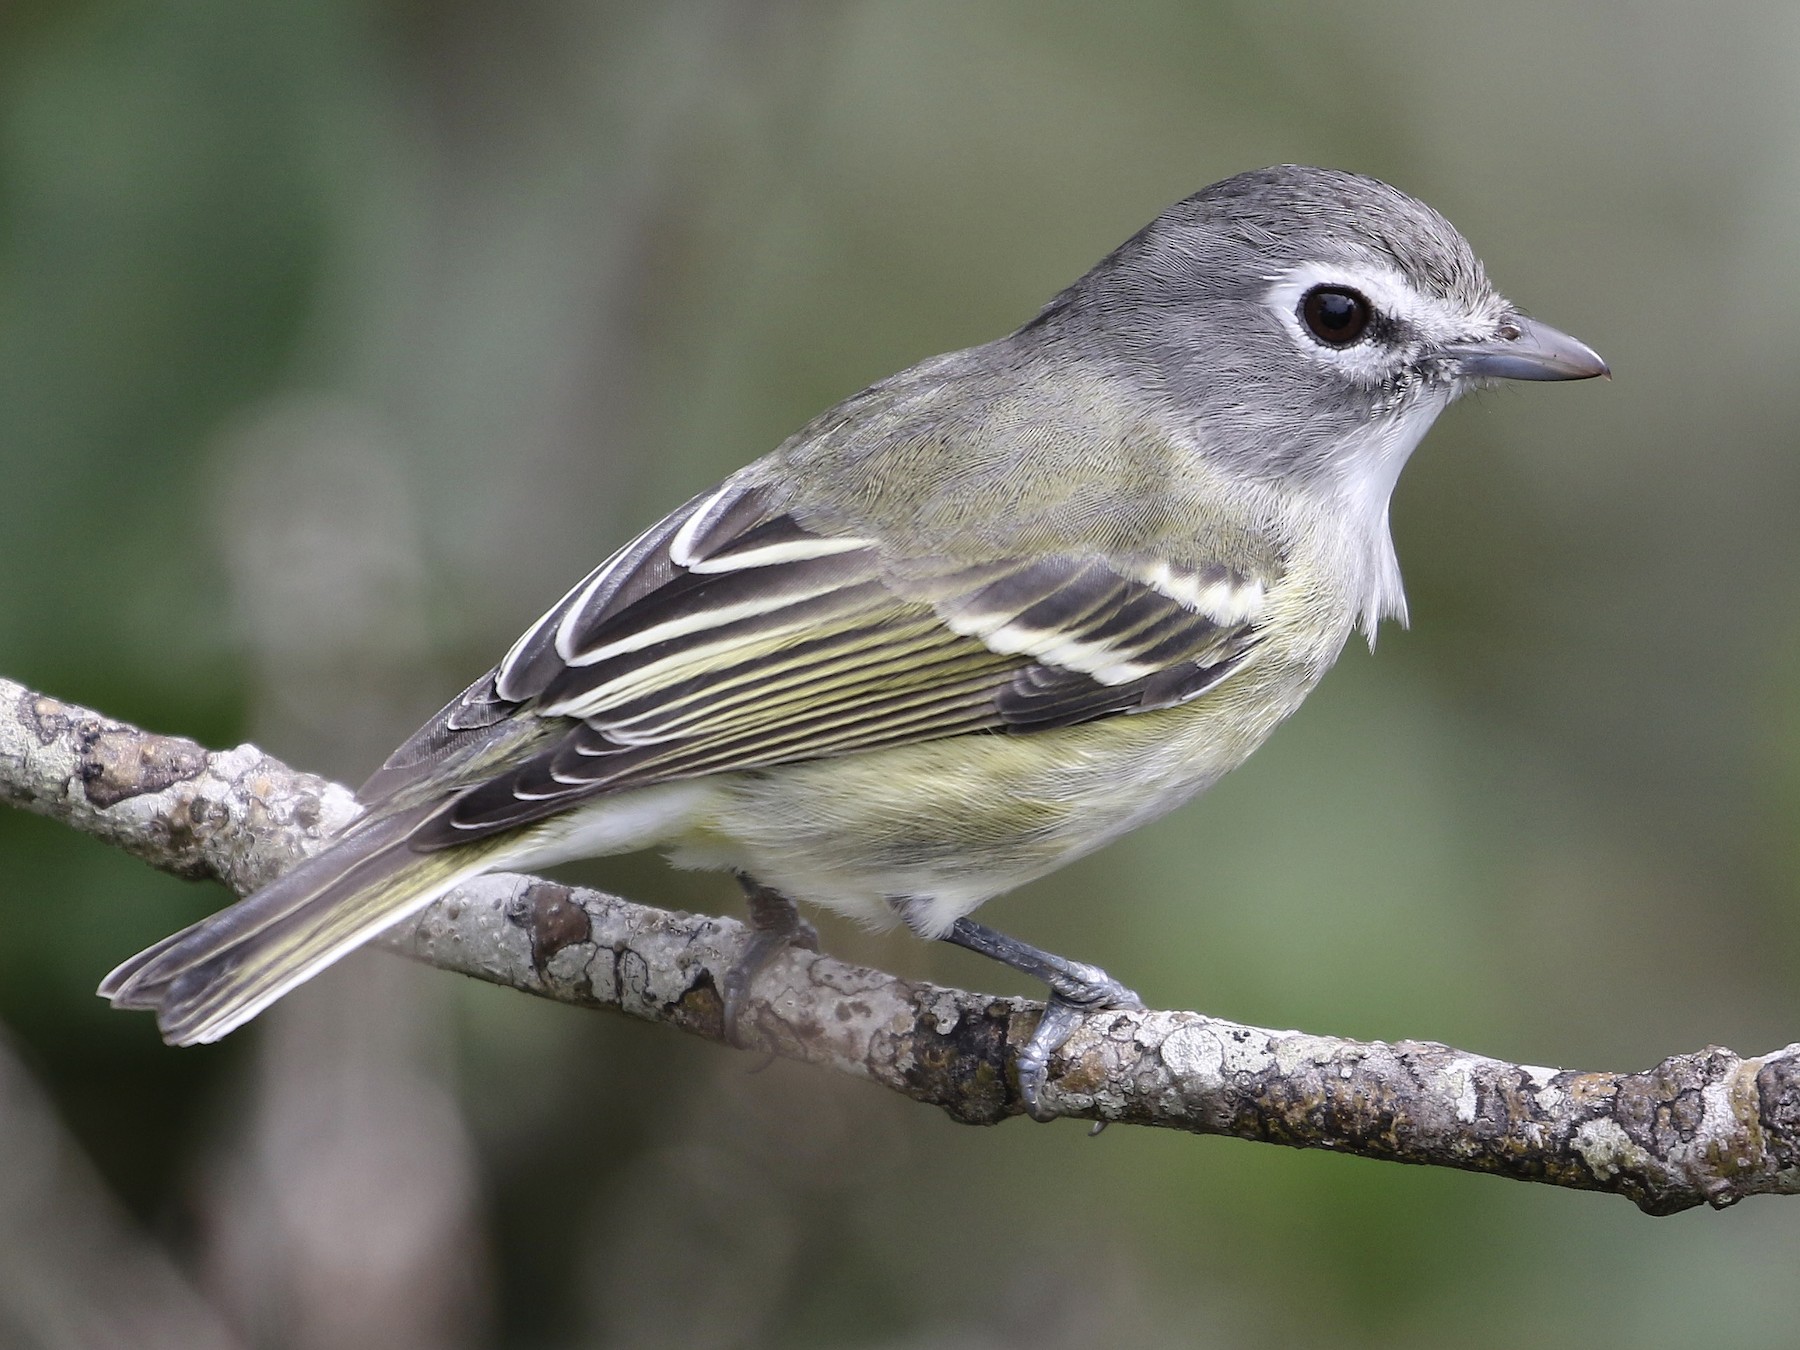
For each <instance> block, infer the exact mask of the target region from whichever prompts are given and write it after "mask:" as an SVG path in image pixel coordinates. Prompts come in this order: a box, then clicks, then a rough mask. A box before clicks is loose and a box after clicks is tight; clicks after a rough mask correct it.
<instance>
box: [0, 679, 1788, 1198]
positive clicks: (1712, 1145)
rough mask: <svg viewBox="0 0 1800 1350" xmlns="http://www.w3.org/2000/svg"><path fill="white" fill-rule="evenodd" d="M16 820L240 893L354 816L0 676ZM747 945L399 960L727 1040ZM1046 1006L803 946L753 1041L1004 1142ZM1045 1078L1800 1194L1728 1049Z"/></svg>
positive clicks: (1193, 1119) (737, 930) (1512, 1166)
mask: <svg viewBox="0 0 1800 1350" xmlns="http://www.w3.org/2000/svg"><path fill="white" fill-rule="evenodd" d="M0 801H5V802H10V803H12V804H13V805H16V806H22V807H24V808H26V809H27V810H31V811H36V812H38V813H40V814H42V815H46V816H50V817H52V818H54V819H56V820H60V821H63V822H64V823H66V824H68V825H70V826H73V827H74V828H75V829H77V830H80V831H82V832H84V833H86V834H91V835H94V836H96V837H98V838H100V839H104V840H105V841H107V842H108V843H111V844H113V845H115V846H117V847H119V848H122V849H124V850H125V851H126V852H128V853H131V854H133V855H134V856H136V857H139V858H142V859H143V860H144V861H145V862H148V863H150V864H151V865H152V866H155V867H159V868H161V869H163V870H164V871H169V872H174V873H176V874H178V875H180V876H187V877H217V878H218V879H219V880H221V881H223V882H224V883H225V884H226V885H228V886H230V887H231V888H232V889H233V890H235V891H237V892H239V893H240V894H243V893H246V892H248V891H251V890H254V889H255V888H256V887H257V886H259V885H261V884H263V883H264V882H266V881H268V880H269V879H270V878H271V877H273V876H275V875H276V874H277V873H279V872H280V871H281V870H282V869H283V868H284V867H286V866H288V865H290V864H291V863H292V862H293V861H294V860H295V859H297V858H299V857H301V856H302V855H304V854H307V853H310V852H312V851H314V850H316V849H317V848H319V847H320V846H321V845H322V844H323V843H324V842H325V841H326V840H327V839H328V838H329V837H330V836H331V835H332V834H333V833H334V832H335V831H336V830H338V829H339V828H341V827H342V826H343V825H344V824H345V823H346V822H348V821H349V820H350V819H351V818H352V817H353V816H354V815H355V814H356V811H357V806H356V801H355V798H354V797H353V795H352V794H351V793H350V792H349V790H348V789H346V788H344V787H342V786H340V785H338V784H336V783H331V782H327V781H326V780H324V779H321V778H316V777H313V776H312V775H310V774H304V773H298V772H296V771H294V770H293V769H290V768H288V767H287V766H286V765H284V764H281V763H279V762H278V761H276V760H273V759H271V758H269V757H268V756H267V755H264V754H263V753H262V752H261V751H259V750H257V749H256V748H255V747H254V746H249V745H242V746H239V747H237V748H236V749H234V750H224V751H208V750H205V749H203V748H202V747H200V746H198V745H196V744H194V743H193V742H192V741H188V740H184V739H181V738H179V737H171V736H158V735H155V734H152V733H149V732H145V731H140V730H138V729H137V728H135V727H131V726H126V725H124V724H122V723H119V722H114V721H112V720H110V719H108V718H105V717H102V716H100V715H99V714H97V713H94V712H90V711H89V710H87V709H85V708H78V707H73V706H70V705H68V704H64V703H59V702H57V701H56V700H54V699H50V698H46V697H44V696H42V695H40V694H36V693H33V692H32V691H31V690H28V689H26V688H24V687H22V686H20V685H18V684H15V683H12V682H11V681H7V680H0ZM745 938H746V930H745V928H744V926H743V925H742V924H739V923H737V922H735V921H733V920H731V919H723V918H706V917H701V916H696V915H691V914H681V913H675V912H671V911H668V910H660V909H652V908H649V907H647V906H644V905H638V904H633V903H632V902H631V901H628V900H624V899H621V898H620V897H618V896H615V895H608V894H605V893H603V892H599V891H592V890H586V889H579V888H574V887H569V886H563V885H559V884H556V883H554V882H549V881H544V880H541V879H539V878H535V877H525V876H512V875H505V874H495V875H492V876H488V877H484V878H481V879H480V880H478V881H476V882H473V883H471V884H469V885H467V886H464V887H462V888H460V889H459V890H457V891H455V892H453V893H452V894H450V895H449V896H446V897H445V898H444V899H442V900H440V901H438V902H437V903H436V904H435V905H433V906H431V907H430V908H429V909H428V910H426V911H425V913H424V915H423V916H422V917H421V918H420V919H419V920H418V922H417V923H416V925H408V926H406V927H404V928H403V929H402V930H401V931H400V932H399V933H398V934H397V935H389V936H388V937H387V938H386V939H384V940H383V941H384V945H386V946H388V947H390V948H391V949H393V950H396V951H399V952H402V953H404V954H406V955H409V956H412V957H414V958H416V959H418V960H421V961H425V962H428V963H430V964H432V965H435V966H440V967H442V968H444V969H446V970H455V971H460V972H462V973H463V974H466V975H473V976H476V977H477V978H480V979H484V980H489V981H491V982H493V983H495V984H504V985H510V986H512V987H513V988H516V989H522V990H525V991H526V992H527V993H532V994H537V995H539V996H541V997H544V998H552V999H557V1000H559V1001H561V1002H564V1003H573V1004H576V1005H578V1006H581V1007H589V1008H605V1009H610V1010H613V1011H616V1012H623V1013H627V1014H630V1015H631V1016H634V1017H639V1018H642V1019H644V1020H646V1021H652V1022H662V1023H665V1024H668V1025H670V1026H673V1027H676V1028H678V1029H679V1030H682V1031H686V1032H689V1033H690V1034H693V1035H696V1036H702V1037H705V1038H706V1039H708V1040H714V1041H723V1040H724V1035H723V1032H722V1029H721V1025H720V1016H719V1011H720V1010H719V997H718V989H719V986H720V982H721V980H722V978H723V975H724V972H725V971H726V970H727V969H728V968H729V967H730V965H731V963H732V962H733V961H734V960H735V959H736V957H737V955H738V953H739V950H740V949H741V947H742V944H743V943H744V941H745ZM125 954H126V953H123V952H121V953H120V955H121V956H124V955H125ZM95 973H96V974H99V972H95ZM1040 1009H1041V1005H1040V1004H1037V1003H1033V1002H1030V1001H1028V1000H1024V999H1006V998H994V997H990V996H987V995H983V994H975V993H969V992H965V991H963V990H959V989H946V988H941V987H939V986H936V985H930V984H921V983H916V982H913V981H908V980H900V979H896V978H894V977H893V976H890V975H884V974H882V973H881V972H879V971H875V970H868V969H865V968H862V967H858V966H852V965H847V964H845V963H844V962H841V961H836V960H833V959H832V958H831V957H829V956H821V955H818V954H816V953H812V952H805V951H798V950H794V951H789V952H787V953H784V954H783V955H781V956H779V957H777V958H776V959H775V960H772V961H771V962H769V964H768V965H767V966H766V967H765V968H764V969H763V971H762V973H761V974H760V975H759V977H758V979H757V982H756V988H755V991H754V996H753V998H752V999H751V1001H750V1003H749V1005H748V1007H747V1009H746V1014H745V1027H744V1031H745V1038H746V1040H747V1042H748V1043H749V1044H750V1046H752V1047H753V1048H760V1049H762V1050H765V1051H769V1052H772V1053H775V1054H778V1055H783V1056H786V1057H787V1058H790V1059H796V1060H801V1061H803V1062H806V1063H810V1064H818V1065H821V1066H824V1067H827V1068H831V1069H835V1070H837V1071H838V1072H840V1073H847V1074H852V1075H855V1076H857V1077H861V1078H867V1079H870V1080H871V1081H873V1082H876V1083H880V1084H882V1085H883V1086H885V1087H888V1088H891V1089H893V1090H894V1091H896V1092H902V1093H905V1094H906V1095H907V1096H909V1097H912V1098H914V1099H915V1100H917V1101H922V1102H929V1103H931V1104H932V1105H934V1106H938V1107H941V1108H942V1109H943V1110H945V1111H946V1112H948V1113H949V1114H950V1115H951V1116H952V1117H954V1118H955V1119H957V1120H960V1121H965V1122H968V1123H970V1124H982V1125H987V1124H994V1123H996V1122H998V1121H1001V1120H1004V1119H1006V1118H1007V1117H1008V1116H1013V1115H1018V1114H1020V1112H1021V1108H1020V1105H1019V1101H1018V1095H1017V1089H1016V1085H1015V1084H1014V1083H1013V1081H1012V1080H1011V1079H1010V1078H1009V1075H1008V1072H1007V1065H1008V1061H1009V1057H1010V1055H1011V1053H1012V1052H1013V1050H1014V1049H1015V1048H1016V1047H1017V1046H1019V1045H1021V1044H1023V1041H1024V1039H1025V1037H1027V1036H1028V1035H1029V1034H1030V1031H1031V1029H1032V1027H1033V1025H1034V1024H1035V1023H1036V1019H1037V1015H1038V1013H1039V1011H1040ZM1051 1068H1052V1073H1053V1077H1052V1079H1051V1081H1050V1083H1049V1085H1048V1086H1047V1088H1046V1091H1045V1102H1046V1104H1047V1105H1048V1106H1049V1107H1050V1108H1051V1109H1053V1110H1055V1111H1056V1112H1057V1113H1058V1114H1060V1115H1066V1116H1074V1117H1080V1118H1083V1119H1088V1120H1094V1121H1123V1122H1127V1123H1130V1124H1137V1125H1160V1126H1165V1127H1170V1128H1174V1129H1181V1130H1190V1131H1193V1132H1194V1133H1198V1134H1225V1135H1234V1136H1236V1137H1238V1138H1241V1139H1255V1140H1263V1141H1266V1142H1270V1143H1279V1144H1288V1145H1291V1146H1293V1147H1296V1148H1326V1149H1335V1150H1339V1151H1341V1152H1346V1153H1356V1154H1360V1155H1361V1156H1363V1157H1367V1158H1384V1159H1388V1160H1390V1161H1394V1162H1410V1163H1427V1164H1432V1165H1436V1166H1441V1167H1457V1168H1463V1169H1466V1170H1469V1171H1476V1172H1491V1173H1494V1174H1496V1175H1499V1176H1506V1177H1512V1178H1514V1179H1516V1180H1521V1181H1542V1182H1549V1183H1550V1184H1552V1185H1557V1186H1568V1187H1574V1188H1577V1189H1582V1190H1598V1191H1612V1192H1616V1193H1618V1194H1621V1195H1625V1196H1629V1197H1630V1198H1631V1199H1632V1200H1633V1201H1635V1202H1636V1203H1637V1205H1638V1206H1639V1208H1641V1209H1643V1210H1644V1211H1646V1212H1647V1213H1651V1214H1673V1213H1676V1212H1678V1211H1680V1210H1684V1209H1689V1208H1692V1207H1693V1206H1696V1205H1699V1204H1701V1203H1703V1202H1704V1203H1706V1204H1710V1205H1713V1206H1715V1207H1718V1208H1723V1207H1725V1206H1726V1205H1730V1204H1734V1203H1735V1202H1737V1201H1738V1200H1741V1199H1743V1198H1744V1197H1745V1196H1747V1195H1760V1194H1793V1193H1795V1192H1800V1044H1796V1045H1790V1046H1788V1047H1786V1048H1785V1049H1782V1050H1778V1051H1776V1052H1774V1053H1773V1054H1769V1055H1763V1056H1761V1057H1758V1058H1754V1059H1742V1058H1740V1057H1739V1056H1737V1055H1735V1054H1733V1053H1732V1052H1731V1051H1729V1050H1723V1049H1719V1048H1717V1047H1713V1048H1709V1049H1706V1050H1703V1051H1700V1052H1699V1053H1697V1054H1690V1055H1674V1056H1671V1057H1670V1058H1668V1059H1666V1060H1664V1061H1663V1062H1662V1063H1661V1064H1658V1065H1657V1066H1656V1067H1655V1068H1653V1069H1649V1070H1646V1071H1644V1072H1642V1073H1631V1074H1614V1073H1581V1072H1576V1071H1572V1070H1558V1069H1544V1068H1535V1067H1532V1066H1529V1065H1518V1064H1507V1063H1504V1062H1502V1061H1500V1060H1494V1059H1487V1058H1485V1057H1483V1056H1480V1055H1471V1054H1467V1053H1465V1052H1463V1051H1460V1050H1455V1049H1452V1048H1450V1047H1448V1046H1444V1045H1436V1044H1433V1043H1430V1042H1424V1041H1400V1042H1396V1043H1393V1044H1386V1043H1382V1042H1370V1041H1349V1040H1340V1039H1336V1038H1333V1037H1326V1036H1310V1035H1306V1034H1303V1033H1301V1032H1296V1031H1268V1030H1264V1029H1262V1028H1259V1027H1249V1026H1240V1025H1237V1024H1235V1023H1231V1022H1225V1021H1221V1020H1219V1019H1218V1018H1213V1017H1205V1016H1202V1015H1200V1014H1198V1013H1191V1012H1138V1013H1126V1012H1107V1013H1098V1014H1095V1015H1092V1016H1090V1017H1089V1018H1088V1019H1087V1021H1086V1023H1085V1024H1084V1025H1083V1026H1082V1027H1081V1028H1080V1029H1079V1030H1078V1031H1077V1032H1076V1034H1075V1036H1074V1037H1073V1038H1072V1039H1071V1040H1070V1042H1069V1044H1068V1045H1067V1046H1066V1047H1065V1048H1064V1050H1063V1051H1062V1052H1061V1053H1060V1054H1059V1055H1057V1056H1056V1058H1055V1061H1054V1062H1053V1064H1052V1066H1051Z"/></svg>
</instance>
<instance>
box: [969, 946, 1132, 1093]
mask: <svg viewBox="0 0 1800 1350" xmlns="http://www.w3.org/2000/svg"><path fill="white" fill-rule="evenodd" d="M944 940H945V941H946V942H953V943H955V944H956V945H957V946H958V947H967V948H968V949H969V950H970V951H975V952H980V953H981V954H982V955H983V956H990V957H992V958H993V959H994V960H996V961H1000V962H1003V963H1004V964H1006V965H1009V966H1011V967H1012V968H1013V969H1014V970H1017V971H1020V972H1022V973H1023V974H1026V975H1030V976H1032V977H1034V978H1036V979H1040V980H1042V981H1043V982H1044V983H1045V984H1047V985H1049V986H1050V1000H1049V1002H1048V1003H1047V1004H1045V1006H1044V1015H1043V1016H1042V1017H1041V1018H1039V1019H1038V1024H1037V1029H1036V1030H1035V1031H1033V1032H1032V1033H1031V1037H1030V1039H1028V1040H1027V1041H1026V1042H1025V1044H1024V1046H1023V1047H1022V1048H1021V1049H1020V1051H1019V1054H1018V1059H1017V1069H1018V1074H1019V1100H1020V1101H1021V1102H1023V1103H1024V1106H1025V1113H1026V1114H1027V1115H1028V1116H1030V1117H1031V1118H1032V1119H1033V1120H1054V1119H1055V1118H1056V1114H1055V1112H1053V1111H1050V1110H1048V1109H1046V1108H1045V1106H1044V1104H1043V1090H1044V1083H1045V1081H1046V1080H1047V1079H1048V1077H1049V1074H1050V1056H1052V1055H1054V1054H1055V1053H1056V1052H1057V1051H1058V1050H1060V1049H1062V1048H1063V1045H1064V1044H1065V1043H1066V1042H1067V1041H1068V1039H1069V1037H1070V1036H1071V1035H1073V1034H1074V1031H1075V1028H1076V1027H1077V1026H1079V1025H1080V1024H1081V1019H1082V1018H1084V1017H1086V1016H1087V1015H1088V1014H1089V1013H1096V1012H1104V1011H1107V1010H1108V1009H1118V1010H1120V1011H1125V1012H1141V1011H1143V1008H1144V1000H1143V999H1141V998H1139V997H1138V996H1137V994H1136V993H1135V992H1133V991H1132V990H1130V989H1127V988H1126V987H1125V986H1124V985H1122V984H1120V983H1119V982H1118V981H1117V980H1115V979H1114V978H1113V977H1112V976H1110V975H1108V974H1107V973H1106V972H1105V971H1104V970H1102V969H1100V967H1099V966H1091V965H1089V964H1088V963H1087V962H1085V961H1071V960H1069V959H1068V958H1067V957H1063V956H1057V955H1054V954H1053V953H1051V952H1047V951H1043V950H1042V949H1040V948H1037V947H1033V946H1031V945H1030V944H1029V943H1025V942H1021V941H1019V940H1018V939H1017V938H1012V937H1008V936H1006V934H1004V933H996V932H995V931H994V930H993V929H991V928H989V927H987V926H985V925H984V924H979V923H976V922H975V921H974V920H972V919H958V920H957V921H956V923H955V924H954V925H952V927H951V929H950V931H949V932H948V933H946V934H944Z"/></svg>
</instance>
